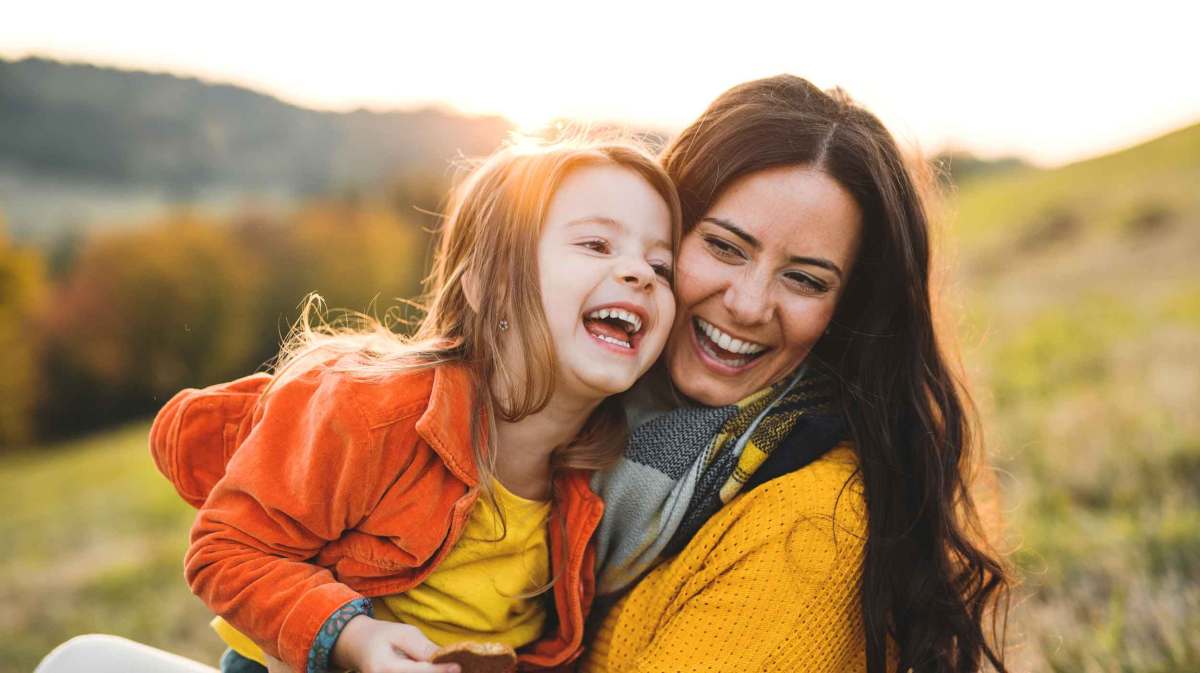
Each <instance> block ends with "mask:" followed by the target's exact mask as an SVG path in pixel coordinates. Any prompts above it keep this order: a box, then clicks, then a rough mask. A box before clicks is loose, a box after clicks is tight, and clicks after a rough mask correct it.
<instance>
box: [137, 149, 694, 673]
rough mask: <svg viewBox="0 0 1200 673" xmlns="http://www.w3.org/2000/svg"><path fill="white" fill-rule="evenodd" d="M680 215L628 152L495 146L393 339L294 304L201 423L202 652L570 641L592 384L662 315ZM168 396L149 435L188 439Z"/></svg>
mask: <svg viewBox="0 0 1200 673" xmlns="http://www.w3.org/2000/svg"><path fill="white" fill-rule="evenodd" d="M679 230H680V214H679V206H678V199H677V197H676V195H675V192H674V188H673V187H672V185H671V182H670V180H669V179H668V178H667V177H666V175H665V174H664V173H663V172H662V170H661V169H659V168H658V166H657V165H656V164H655V163H654V161H653V160H652V159H651V158H650V157H649V156H648V155H646V154H645V153H644V152H643V151H641V150H639V149H636V148H633V147H629V146H625V145H619V144H596V143H579V142H560V143H556V144H552V145H542V146H537V147H518V146H512V147H509V148H507V149H504V150H502V151H500V152H499V153H497V154H496V155H494V156H493V157H491V158H490V159H489V160H487V161H486V162H485V163H484V164H483V165H482V166H480V167H479V168H478V169H476V170H475V171H474V172H473V173H472V174H470V176H469V177H468V178H467V179H466V181H465V182H464V183H463V184H462V185H461V187H460V188H459V189H458V190H457V192H456V194H455V195H454V198H453V199H452V201H451V204H450V208H449V211H448V213H447V217H446V221H445V226H444V228H443V230H442V231H441V234H440V242H439V246H438V251H437V255H436V258H435V262H434V269H433V273H432V275H431V276H430V285H429V291H430V296H429V301H428V302H427V305H428V311H427V313H426V315H425V318H424V320H423V321H422V322H421V325H420V327H419V329H418V330H417V332H416V334H415V335H414V337H413V338H412V339H401V338H399V337H397V336H395V335H394V334H393V333H392V332H390V331H388V330H387V329H386V328H384V327H383V326H381V325H380V324H379V323H378V322H376V321H373V320H369V319H365V318H363V319H362V320H363V322H364V323H365V325H364V326H363V327H359V328H357V329H352V330H347V329H340V330H339V329H333V328H328V327H324V328H321V329H313V328H311V327H309V323H310V320H309V315H308V314H309V310H310V309H311V308H312V303H310V304H308V305H307V306H306V309H305V314H304V317H303V318H302V320H301V321H300V326H301V327H300V329H299V330H298V333H297V334H296V335H295V336H294V337H293V338H292V340H291V341H290V343H289V344H287V345H286V346H285V348H284V350H283V352H282V354H281V358H280V361H279V365H278V367H277V368H276V372H275V375H274V376H273V377H270V378H269V383H267V384H266V386H265V389H264V390H263V391H262V392H261V398H260V401H259V402H258V404H257V406H256V407H254V411H253V415H252V417H251V418H248V419H247V422H246V423H243V424H241V425H235V426H230V427H226V429H225V431H224V432H223V433H218V434H222V435H223V436H222V437H220V438H217V439H215V440H213V439H212V438H209V439H210V440H211V441H216V442H221V443H223V444H222V446H224V447H226V448H225V450H226V451H229V450H232V447H236V453H234V454H233V455H232V457H231V458H230V459H229V462H228V465H227V466H226V467H225V473H224V476H223V477H222V478H221V479H220V480H219V481H217V482H216V484H215V486H213V488H212V491H211V493H210V494H208V497H207V499H206V500H204V502H203V505H202V506H201V508H200V512H199V515H198V517H197V520H196V523H195V526H194V527H193V529H192V543H191V546H190V548H189V549H188V553H187V558H186V576H187V580H188V582H189V584H190V585H191V588H192V590H193V591H194V592H195V593H196V594H197V595H198V596H200V597H201V598H202V599H203V600H204V602H205V603H206V604H207V605H208V606H209V607H210V608H211V609H212V610H213V611H214V612H215V613H217V614H218V615H220V616H221V618H222V619H221V620H218V622H217V623H216V626H217V628H218V631H219V633H220V634H221V635H222V637H223V638H224V639H225V640H226V642H227V643H228V644H229V645H230V646H231V647H232V649H231V651H230V652H227V653H226V657H225V658H224V659H223V660H222V667H223V668H224V669H225V670H234V669H240V670H247V669H246V668H245V667H246V665H247V664H249V663H250V661H257V662H259V663H260V664H261V663H262V662H263V661H264V660H265V657H264V653H265V654H269V655H271V656H277V657H279V658H280V659H282V660H283V662H285V663H286V664H288V665H289V666H290V667H291V668H292V669H294V670H296V671H310V672H315V671H324V670H326V669H327V668H338V669H354V670H358V671H363V672H364V673H374V672H375V671H383V670H388V671H418V670H420V671H447V672H449V671H452V670H454V667H453V666H444V667H435V666H432V665H431V664H418V663H416V662H420V661H427V660H428V659H429V656H430V654H431V653H432V651H433V649H434V644H435V643H436V644H438V645H444V644H449V643H453V642H457V641H464V640H483V641H496V642H501V643H506V644H508V645H511V646H513V647H514V648H522V649H521V652H520V655H519V663H520V665H521V666H522V668H552V667H557V666H561V665H564V664H566V663H569V662H570V661H572V660H573V659H574V658H575V657H576V656H578V654H579V653H580V650H581V643H582V637H583V626H584V617H585V615H586V613H587V611H588V608H589V605H590V602H591V599H592V595H593V585H594V579H593V556H594V554H593V551H592V547H591V546H590V544H589V538H590V537H591V534H592V532H593V530H594V529H595V527H596V524H597V523H598V521H599V519H600V515H601V511H602V509H603V508H602V504H601V503H600V501H599V500H598V499H597V498H596V497H595V496H594V495H593V494H592V492H591V491H590V490H589V488H588V485H587V473H586V470H588V469H594V468H596V467H599V466H602V465H604V464H605V463H607V462H610V461H611V459H613V458H615V457H616V455H618V454H619V453H620V451H621V449H622V448H623V444H624V421H623V418H622V415H621V413H620V411H619V407H618V406H617V405H616V404H615V402H613V401H610V402H607V403H606V402H605V398H607V397H609V396H611V395H614V394H616V393H620V392H622V391H624V390H626V389H628V388H629V387H630V386H631V385H632V384H633V383H634V381H635V380H637V378H638V377H639V376H640V375H641V374H642V373H643V372H645V371H646V370H647V368H649V366H650V365H651V363H653V362H654V361H655V359H656V358H657V357H658V355H659V352H660V351H661V349H662V347H663V345H664V343H665V340H666V336H667V334H668V332H669V330H670V328H671V323H672V320H673V316H674V299H673V297H672V292H671V278H672V269H671V264H672V259H673V257H672V255H673V252H674V250H675V247H676V245H677V242H678V238H679ZM257 376H258V377H260V379H259V380H268V378H267V377H266V375H257ZM192 392H193V393H194V392H195V391H192ZM185 402H186V395H185V394H183V393H181V395H179V396H177V397H176V399H173V400H172V401H171V402H169V403H168V405H167V406H166V407H164V409H163V411H161V412H160V413H159V417H158V418H157V419H156V421H155V426H156V427H155V428H154V429H152V434H151V438H152V444H153V443H154V442H156V441H165V440H159V439H156V438H163V437H170V438H172V439H171V441H180V440H181V439H182V438H186V437H188V436H189V432H188V428H187V427H178V426H179V425H180V423H179V422H178V421H174V422H173V421H172V419H175V418H177V417H179V416H180V414H179V409H178V407H179V406H180V405H182V404H184V403H185ZM193 434H194V433H193ZM154 450H155V452H156V456H157V455H159V449H157V448H156V449H154ZM550 586H552V587H553V601H543V600H540V598H539V596H538V593H539V592H542V591H544V590H546V589H547V588H548V587H550ZM395 622H402V624H398V623H395ZM544 629H545V630H546V632H545V633H543V630H544ZM259 670H261V669H259Z"/></svg>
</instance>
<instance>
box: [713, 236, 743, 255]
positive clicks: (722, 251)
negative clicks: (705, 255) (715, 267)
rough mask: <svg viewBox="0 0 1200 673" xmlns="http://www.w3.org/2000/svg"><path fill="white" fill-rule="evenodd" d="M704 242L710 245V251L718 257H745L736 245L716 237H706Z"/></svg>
mask: <svg viewBox="0 0 1200 673" xmlns="http://www.w3.org/2000/svg"><path fill="white" fill-rule="evenodd" d="M704 242H705V243H706V244H708V249H709V250H712V251H713V253H714V254H716V255H717V256H718V257H738V258H741V257H745V255H743V254H742V251H741V250H740V249H739V248H738V247H737V246H736V245H734V244H732V243H730V242H728V241H725V240H722V239H720V238H717V237H715V236H708V237H706V238H705V239H704Z"/></svg>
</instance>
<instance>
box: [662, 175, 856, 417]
mask: <svg viewBox="0 0 1200 673" xmlns="http://www.w3.org/2000/svg"><path fill="white" fill-rule="evenodd" d="M707 218H712V219H713V220H719V221H721V222H726V223H730V224H732V225H734V226H736V227H737V228H738V229H740V230H741V231H743V232H745V233H746V234H748V235H749V236H751V237H753V238H754V239H756V240H757V241H758V242H759V245H758V246H755V245H753V244H751V243H749V242H748V241H746V240H745V239H744V238H742V237H740V236H738V235H737V234H735V233H733V232H731V231H729V230H728V229H727V228H724V227H722V226H719V225H718V224H716V223H714V222H712V221H709V220H708V219H707ZM861 235H862V215H861V211H860V209H859V207H858V205H857V204H856V203H855V202H854V199H853V197H851V196H850V194H849V192H847V191H846V190H845V189H844V188H843V187H842V186H841V185H840V184H839V183H838V182H837V181H835V180H834V179H833V178H831V177H829V176H828V175H827V174H825V173H823V172H821V171H820V170H816V169H813V168H809V167H806V166H783V167H777V168H771V169H767V170H763V171H759V172H757V173H752V174H750V175H747V176H744V177H742V178H741V179H739V180H737V181H735V182H733V183H732V184H731V185H729V187H728V188H726V190H725V191H724V193H723V194H722V195H721V196H720V198H718V199H717V201H716V202H715V203H714V204H713V205H712V208H710V209H709V211H708V212H707V213H705V215H704V218H702V220H701V222H700V223H699V224H698V225H697V226H696V227H695V228H693V229H692V231H690V232H689V233H688V234H687V236H685V237H684V239H683V243H682V245H681V246H680V251H679V258H678V261H677V270H678V271H677V274H676V278H675V284H676V287H675V292H676V304H677V307H678V309H677V313H676V317H675V324H674V326H673V328H672V331H671V337H670V341H669V343H668V345H667V364H668V367H669V369H670V372H671V378H672V380H673V381H674V382H675V385H676V387H677V388H678V389H679V390H680V391H681V392H682V393H683V394H685V395H687V396H688V397H690V398H692V399H694V400H696V401H697V402H700V403H702V404H705V405H709V406H720V405H725V404H732V403H733V402H736V401H738V400H740V399H742V398H744V397H746V396H747V395H749V394H751V393H753V392H755V391H758V390H761V389H763V388H765V387H767V386H769V385H771V384H773V383H775V382H776V381H778V380H780V379H781V378H783V377H784V376H786V375H787V374H789V373H790V372H792V371H794V370H795V368H796V367H797V366H798V365H799V364H800V363H801V362H803V361H804V358H805V357H807V356H808V353H809V351H811V350H812V347H813V346H814V345H815V344H816V343H817V341H818V340H819V339H820V338H821V336H822V335H823V334H824V332H825V329H826V327H827V326H828V325H829V321H830V319H831V318H832V317H833V313H834V309H835V308H836V307H837V301H838V298H839V297H840V296H841V293H842V289H843V288H844V287H845V284H846V280H848V278H849V274H850V273H851V272H852V266H853V262H854V258H855V256H856V254H857V252H858V246H859V241H860V238H861ZM793 257H806V258H817V259H822V260H826V261H828V262H832V263H833V264H834V265H836V267H837V269H839V270H840V272H841V273H840V274H839V273H837V272H835V271H832V270H829V269H825V268H822V267H820V266H818V265H814V264H810V263H804V262H797V261H795V260H793V259H792V258H793ZM697 317H699V318H701V319H703V320H705V321H707V322H709V323H711V324H713V325H715V326H716V327H717V328H719V329H720V330H722V331H724V332H726V333H728V334H729V335H730V336H731V337H734V338H738V339H741V340H743V341H750V342H753V343H756V344H761V345H763V346H767V347H768V348H767V350H766V351H765V352H764V354H763V355H761V356H760V357H758V358H755V359H754V360H752V361H751V362H750V363H749V364H747V365H746V366H744V367H727V366H726V367H723V366H721V365H720V364H718V363H714V361H713V360H712V358H711V357H707V356H706V354H705V352H704V350H703V349H702V348H701V347H700V346H699V342H700V340H698V339H697V338H696V336H695V335H694V328H693V324H694V318H697Z"/></svg>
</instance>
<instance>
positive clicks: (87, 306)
mask: <svg viewBox="0 0 1200 673" xmlns="http://www.w3.org/2000/svg"><path fill="white" fill-rule="evenodd" d="M426 202H427V203H432V204H436V203H437V202H438V196H437V195H436V194H432V193H431V194H430V195H429V196H428V200H427V201H426ZM427 219H428V218H423V217H422V216H421V215H420V214H419V213H416V212H401V211H400V210H399V208H397V207H395V206H394V204H390V203H388V202H386V201H368V200H363V199H356V198H340V199H326V200H316V201H312V202H310V203H307V204H304V205H302V206H300V207H298V208H297V209H296V211H295V212H294V213H292V214H289V215H268V214H252V213H247V214H244V215H241V216H237V217H233V218H230V219H226V220H218V219H213V218H211V217H205V216H203V215H200V214H196V213H188V212H180V213H178V214H176V215H173V216H169V217H166V218H164V219H162V220H160V221H157V222H155V223H153V224H151V225H149V226H145V227H141V228H137V229H132V230H124V231H119V232H111V233H105V234H100V235H96V236H93V237H89V238H87V239H85V240H82V241H80V242H79V243H78V247H77V249H76V250H74V251H72V253H71V259H70V260H69V261H68V262H66V263H64V264H63V268H62V269H61V270H60V271H59V272H58V273H57V274H51V273H49V264H48V262H47V260H46V258H45V256H44V255H43V254H41V253H40V252H39V251H38V250H36V249H32V248H22V247H17V246H14V245H13V244H12V243H11V241H8V240H4V241H3V242H0V307H2V308H0V371H3V372H4V376H3V381H4V383H3V395H2V396H0V446H10V445H14V444H23V443H27V442H31V441H33V440H35V439H36V440H44V439H49V438H57V437H62V436H64V435H74V434H79V433H83V432H86V431H89V430H94V429H96V428H99V427H101V426H105V425H111V424H113V423H116V422H120V421H122V420H125V419H130V418H134V417H138V416H144V415H146V414H150V413H153V412H154V411H155V410H156V409H157V407H158V406H160V405H161V404H162V403H163V402H164V401H165V400H166V399H167V398H168V397H169V396H170V395H172V394H173V393H175V392H177V391H178V390H180V389H181V388H183V387H186V386H195V385H206V384H209V383H213V382H216V381H218V380H222V379H226V378H232V377H236V376H238V375H241V374H245V373H249V372H251V371H253V370H255V369H257V368H260V367H262V366H263V365H264V364H265V363H266V362H267V361H268V360H269V359H270V358H271V357H272V356H273V355H274V353H275V351H276V349H277V347H278V343H279V340H280V338H281V336H283V335H284V334H286V332H287V329H288V326H289V324H290V322H291V321H292V320H294V319H295V316H296V314H297V310H296V309H297V303H298V302H299V301H300V300H301V298H302V297H303V296H304V295H305V294H306V293H307V292H310V291H318V292H320V293H321V294H322V295H323V296H325V297H326V298H327V299H328V301H329V304H330V306H336V307H351V308H356V309H358V310H368V309H369V308H370V305H371V304H372V303H373V302H374V303H375V305H376V306H378V307H379V308H380V310H383V309H386V308H388V307H389V306H392V305H394V304H395V303H396V300H397V298H400V297H413V296H416V295H417V294H418V292H419V288H420V280H421V274H422V269H423V268H424V262H425V260H424V257H425V255H426V253H427V248H428V240H429V239H428V236H427V235H426V234H425V233H424V232H423V231H422V228H423V227H424V226H428V225H429V222H428V221H426V220H427ZM60 263H61V262H60Z"/></svg>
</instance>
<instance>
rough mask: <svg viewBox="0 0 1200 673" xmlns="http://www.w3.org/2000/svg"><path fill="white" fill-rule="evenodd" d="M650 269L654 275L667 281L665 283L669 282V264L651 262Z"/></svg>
mask: <svg viewBox="0 0 1200 673" xmlns="http://www.w3.org/2000/svg"><path fill="white" fill-rule="evenodd" d="M650 268H652V269H654V273H657V274H658V275H659V276H660V277H662V278H665V279H667V282H670V281H671V265H670V264H667V263H665V262H651V263H650Z"/></svg>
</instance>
